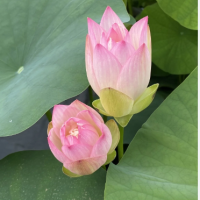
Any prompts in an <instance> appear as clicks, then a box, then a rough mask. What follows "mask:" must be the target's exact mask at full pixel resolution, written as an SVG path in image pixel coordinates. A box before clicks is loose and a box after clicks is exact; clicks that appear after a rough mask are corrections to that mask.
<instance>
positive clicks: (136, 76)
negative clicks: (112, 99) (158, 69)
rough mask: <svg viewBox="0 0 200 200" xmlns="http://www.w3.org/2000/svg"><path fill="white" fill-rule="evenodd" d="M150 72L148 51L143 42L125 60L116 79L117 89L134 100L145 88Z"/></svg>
mask: <svg viewBox="0 0 200 200" xmlns="http://www.w3.org/2000/svg"><path fill="white" fill-rule="evenodd" d="M150 72H151V58H150V53H149V50H148V48H147V46H146V45H145V44H143V45H142V46H141V47H140V48H139V49H138V50H136V51H135V53H134V54H133V56H132V57H130V58H129V60H128V61H127V62H126V64H125V66H124V67H123V69H122V71H121V74H120V76H119V79H118V83H117V88H118V90H119V91H121V92H123V93H124V94H126V95H128V96H129V97H131V98H133V99H134V100H135V99H137V97H138V96H139V95H140V94H141V93H142V92H144V90H145V89H146V88H147V85H148V83H149V79H150Z"/></svg>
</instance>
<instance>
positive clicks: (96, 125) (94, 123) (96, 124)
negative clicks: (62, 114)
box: [77, 110, 103, 136]
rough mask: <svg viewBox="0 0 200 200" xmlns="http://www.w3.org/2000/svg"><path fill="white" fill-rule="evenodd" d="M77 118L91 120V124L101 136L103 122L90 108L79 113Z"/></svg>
mask: <svg viewBox="0 0 200 200" xmlns="http://www.w3.org/2000/svg"><path fill="white" fill-rule="evenodd" d="M77 118H79V119H82V120H85V121H87V122H89V124H90V125H91V126H93V127H94V128H95V130H96V131H97V133H98V134H99V136H101V134H102V124H103V123H102V122H101V121H100V120H99V119H98V118H97V117H96V115H94V114H93V113H92V112H90V111H89V110H83V111H81V112H79V113H78V115H77Z"/></svg>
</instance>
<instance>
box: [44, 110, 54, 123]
mask: <svg viewBox="0 0 200 200" xmlns="http://www.w3.org/2000/svg"><path fill="white" fill-rule="evenodd" d="M45 114H46V116H47V119H48V120H49V122H50V121H51V120H52V114H51V111H50V110H48V111H47V112H46V113H45Z"/></svg>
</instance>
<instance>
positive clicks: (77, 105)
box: [70, 99, 104, 123]
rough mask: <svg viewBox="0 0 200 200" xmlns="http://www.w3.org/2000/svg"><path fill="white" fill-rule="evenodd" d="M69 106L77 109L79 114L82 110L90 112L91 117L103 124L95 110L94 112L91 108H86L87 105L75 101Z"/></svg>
mask: <svg viewBox="0 0 200 200" xmlns="http://www.w3.org/2000/svg"><path fill="white" fill-rule="evenodd" d="M70 105H71V106H73V107H75V108H77V109H78V110H79V112H80V111H83V110H89V111H90V112H91V113H92V114H93V115H95V116H96V117H97V118H98V119H99V120H100V121H101V122H102V123H104V121H103V119H102V117H101V115H100V114H99V113H98V112H97V111H96V110H94V109H93V108H91V107H90V106H88V105H86V104H84V103H82V102H81V101H79V100H77V99H76V100H75V101H73V102H72V103H71V104H70Z"/></svg>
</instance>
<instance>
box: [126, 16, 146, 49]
mask: <svg viewBox="0 0 200 200" xmlns="http://www.w3.org/2000/svg"><path fill="white" fill-rule="evenodd" d="M147 23H148V17H144V18H142V19H140V20H139V21H138V22H136V23H135V24H134V25H133V26H132V27H131V29H130V31H129V35H130V37H131V41H132V44H133V46H134V48H135V49H138V48H139V46H141V45H142V44H143V43H145V44H147V26H148V24H147Z"/></svg>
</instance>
